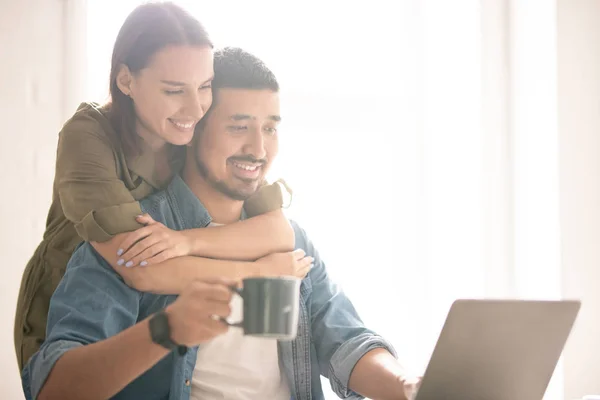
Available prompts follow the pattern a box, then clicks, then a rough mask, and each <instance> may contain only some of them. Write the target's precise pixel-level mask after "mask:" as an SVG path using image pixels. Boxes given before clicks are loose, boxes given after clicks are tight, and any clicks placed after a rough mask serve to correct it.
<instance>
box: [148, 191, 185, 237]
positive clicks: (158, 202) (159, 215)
mask: <svg viewBox="0 0 600 400" xmlns="http://www.w3.org/2000/svg"><path fill="white" fill-rule="evenodd" d="M140 207H141V208H142V212H144V213H147V214H149V215H150V216H151V217H152V219H154V220H155V221H156V222H160V223H161V224H163V225H165V226H166V227H168V228H171V229H180V228H179V225H180V224H179V221H178V220H177V218H176V216H175V210H174V209H173V205H172V203H171V202H170V201H169V193H168V191H167V190H159V191H158V192H156V193H153V194H151V195H150V196H147V197H145V198H143V199H142V200H141V201H140Z"/></svg>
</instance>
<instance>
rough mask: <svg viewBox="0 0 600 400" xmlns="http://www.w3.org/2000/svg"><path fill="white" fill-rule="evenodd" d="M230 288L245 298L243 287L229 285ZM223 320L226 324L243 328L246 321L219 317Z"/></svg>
mask: <svg viewBox="0 0 600 400" xmlns="http://www.w3.org/2000/svg"><path fill="white" fill-rule="evenodd" d="M228 287H229V290H231V291H232V292H233V293H237V294H238V296H240V297H241V298H242V299H243V298H244V292H243V291H242V289H240V288H238V287H237V286H228ZM219 319H220V320H221V322H223V323H224V324H225V325H228V326H233V327H236V328H243V327H244V321H243V320H242V321H239V322H229V321H227V319H226V318H223V317H220V318H219Z"/></svg>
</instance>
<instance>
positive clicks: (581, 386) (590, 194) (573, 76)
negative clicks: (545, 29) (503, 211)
mask: <svg viewBox="0 0 600 400" xmlns="http://www.w3.org/2000/svg"><path fill="white" fill-rule="evenodd" d="M558 122H559V144H560V153H559V156H560V193H561V195H560V202H561V204H560V211H561V233H562V243H561V252H562V269H563V279H564V281H563V292H564V295H565V296H566V297H578V298H581V299H582V300H583V305H582V309H581V312H580V314H579V318H578V320H577V322H576V326H575V329H574V330H573V333H572V335H571V338H570V340H569V343H568V345H567V348H566V349H565V354H564V366H565V399H571V398H576V397H578V396H582V395H584V394H592V393H593V394H600V1H597V0H558Z"/></svg>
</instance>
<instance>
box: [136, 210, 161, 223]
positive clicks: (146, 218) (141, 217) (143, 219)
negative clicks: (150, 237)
mask: <svg viewBox="0 0 600 400" xmlns="http://www.w3.org/2000/svg"><path fill="white" fill-rule="evenodd" d="M135 220H136V221H137V222H139V223H140V224H144V225H152V224H155V223H156V221H155V220H154V219H153V218H152V217H151V216H150V214H148V213H146V214H142V215H138V216H137V217H135Z"/></svg>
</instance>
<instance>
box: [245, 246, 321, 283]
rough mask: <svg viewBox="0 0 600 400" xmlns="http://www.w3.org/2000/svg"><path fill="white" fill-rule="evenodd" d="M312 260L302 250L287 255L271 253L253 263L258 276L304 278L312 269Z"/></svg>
mask: <svg viewBox="0 0 600 400" xmlns="http://www.w3.org/2000/svg"><path fill="white" fill-rule="evenodd" d="M313 262H314V259H313V258H312V257H310V256H307V255H306V253H305V252H304V250H302V249H298V250H294V251H291V252H288V253H273V254H269V255H268V256H265V257H263V258H260V259H258V260H257V261H255V263H256V265H257V266H258V271H259V275H260V276H295V277H298V278H300V279H302V278H304V277H305V276H306V274H308V271H310V269H311V267H312V263H313Z"/></svg>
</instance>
